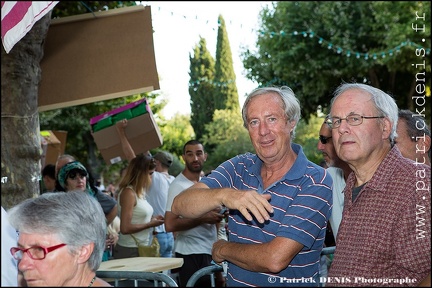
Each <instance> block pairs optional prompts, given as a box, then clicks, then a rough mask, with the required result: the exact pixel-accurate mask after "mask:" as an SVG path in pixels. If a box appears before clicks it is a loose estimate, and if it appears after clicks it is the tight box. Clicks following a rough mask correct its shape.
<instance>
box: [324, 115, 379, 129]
mask: <svg viewBox="0 0 432 288" xmlns="http://www.w3.org/2000/svg"><path fill="white" fill-rule="evenodd" d="M377 118H385V116H361V115H358V114H351V115H349V116H347V117H346V118H339V117H327V118H326V120H325V122H326V123H327V125H328V126H329V127H330V128H331V129H335V128H339V127H340V125H341V124H342V120H346V121H347V123H348V124H349V125H351V126H358V125H360V124H362V123H363V119H377Z"/></svg>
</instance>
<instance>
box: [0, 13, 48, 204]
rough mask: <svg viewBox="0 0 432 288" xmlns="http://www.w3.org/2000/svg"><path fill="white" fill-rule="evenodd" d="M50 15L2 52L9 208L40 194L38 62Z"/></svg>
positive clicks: (3, 175)
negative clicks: (8, 49)
mask: <svg viewBox="0 0 432 288" xmlns="http://www.w3.org/2000/svg"><path fill="white" fill-rule="evenodd" d="M50 22H51V12H50V13H47V15H45V16H44V17H43V18H41V19H40V20H39V21H37V22H36V23H35V25H34V26H33V28H32V29H31V30H30V31H29V32H28V33H27V34H26V36H24V38H22V39H21V40H20V41H19V42H18V43H17V44H15V46H14V47H13V48H12V50H11V51H10V52H9V54H7V53H6V51H5V50H4V47H3V46H2V51H1V68H2V69H1V113H2V119H1V180H2V184H1V185H2V186H1V204H2V206H3V207H4V208H5V209H8V208H10V207H12V206H14V205H16V204H18V203H19V202H21V201H23V200H25V199H27V198H31V197H37V196H39V194H40V186H39V180H40V178H41V176H40V175H41V161H40V160H41V152H42V149H41V142H40V130H39V113H38V89H39V82H40V80H41V68H40V61H41V59H42V57H43V53H44V50H43V44H44V40H45V37H46V34H47V32H48V28H49V24H50Z"/></svg>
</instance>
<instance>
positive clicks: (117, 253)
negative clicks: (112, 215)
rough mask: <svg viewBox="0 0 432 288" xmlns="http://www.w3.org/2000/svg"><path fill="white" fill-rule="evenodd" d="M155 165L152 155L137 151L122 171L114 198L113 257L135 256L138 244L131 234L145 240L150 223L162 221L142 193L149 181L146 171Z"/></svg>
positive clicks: (150, 232) (146, 241) (157, 224)
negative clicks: (117, 227)
mask: <svg viewBox="0 0 432 288" xmlns="http://www.w3.org/2000/svg"><path fill="white" fill-rule="evenodd" d="M155 167H156V166H155V161H154V159H153V158H151V157H149V156H147V155H143V154H140V155H137V156H136V157H135V158H134V159H132V160H131V161H130V162H129V165H128V167H127V170H126V174H125V176H124V177H123V178H122V180H121V181H120V184H119V190H120V192H119V195H118V199H117V202H118V212H119V215H120V233H119V240H118V242H117V245H116V246H115V248H114V251H113V257H114V258H115V259H119V258H129V257H138V256H139V255H138V248H137V245H136V242H135V241H134V239H133V238H132V236H131V234H133V235H134V236H135V237H136V238H137V239H138V240H139V241H140V242H141V243H144V244H149V243H150V240H151V236H152V232H153V227H156V226H159V225H161V224H163V223H164V220H163V219H164V218H163V216H162V215H158V216H156V217H153V216H152V215H153V207H152V206H151V205H150V204H149V203H148V202H147V200H146V197H145V195H146V191H148V188H149V187H150V184H151V177H150V175H151V174H152V173H153V172H154V170H155Z"/></svg>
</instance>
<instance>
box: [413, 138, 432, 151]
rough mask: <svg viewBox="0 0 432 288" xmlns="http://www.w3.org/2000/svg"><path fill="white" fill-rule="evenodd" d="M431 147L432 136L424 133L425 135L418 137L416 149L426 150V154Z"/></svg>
mask: <svg viewBox="0 0 432 288" xmlns="http://www.w3.org/2000/svg"><path fill="white" fill-rule="evenodd" d="M430 147H431V137H429V136H428V135H424V137H418V138H417V144H416V149H417V150H418V151H424V153H425V154H427V153H428V151H429V150H430Z"/></svg>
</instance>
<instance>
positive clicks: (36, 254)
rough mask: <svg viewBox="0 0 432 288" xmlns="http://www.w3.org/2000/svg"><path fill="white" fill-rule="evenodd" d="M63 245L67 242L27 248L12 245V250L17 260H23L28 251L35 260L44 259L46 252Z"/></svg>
mask: <svg viewBox="0 0 432 288" xmlns="http://www.w3.org/2000/svg"><path fill="white" fill-rule="evenodd" d="M63 246H66V244H58V245H55V246H51V247H42V246H32V247H29V248H27V249H24V248H19V247H12V248H11V249H10V252H11V254H12V256H13V257H14V258H15V259H16V260H21V259H22V258H23V256H24V253H27V255H28V256H30V258H31V259H33V260H42V259H45V256H46V254H48V253H50V252H52V251H54V250H56V249H58V248H61V247H63Z"/></svg>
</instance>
